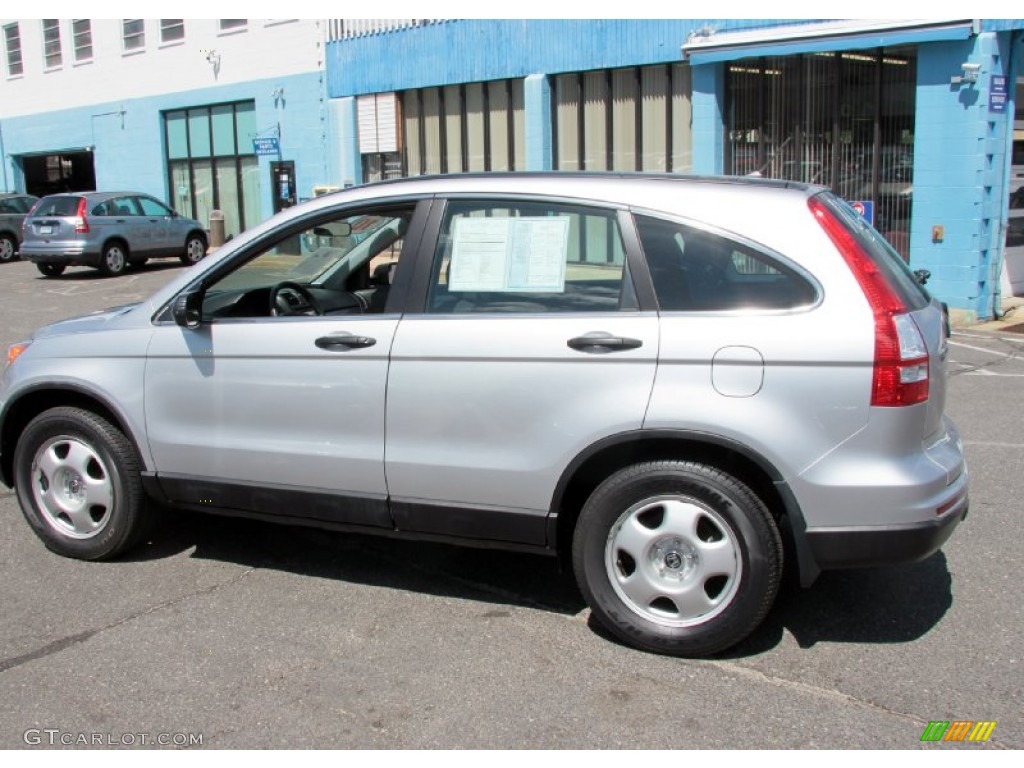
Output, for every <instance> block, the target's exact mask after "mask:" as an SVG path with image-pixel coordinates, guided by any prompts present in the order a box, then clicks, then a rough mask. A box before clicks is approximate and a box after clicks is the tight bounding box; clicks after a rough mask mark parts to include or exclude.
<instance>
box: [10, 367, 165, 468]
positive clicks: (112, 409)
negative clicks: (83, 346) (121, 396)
mask: <svg viewBox="0 0 1024 768" xmlns="http://www.w3.org/2000/svg"><path fill="white" fill-rule="evenodd" d="M47 392H50V393H54V394H59V393H62V392H64V393H70V394H73V395H76V396H78V397H79V398H85V399H87V400H91V401H93V402H95V403H97V404H98V405H99V406H100V407H101V408H103V410H105V411H106V412H107V414H109V416H110V417H111V418H112V419H113V421H114V426H115V427H117V428H118V429H120V430H121V432H122V433H123V434H124V436H125V437H126V438H127V439H128V441H129V442H130V443H131V444H132V447H133V448H134V449H135V453H136V455H138V457H139V462H140V464H141V465H142V466H143V468H145V467H146V464H147V461H146V458H145V453H144V452H143V451H142V450H140V445H139V441H138V440H137V439H136V437H135V433H134V432H133V431H132V430H131V429H130V428H129V427H128V425H129V424H131V420H130V419H128V418H127V417H126V415H125V413H124V411H123V410H122V409H121V408H119V407H118V406H117V405H116V404H115V403H114V402H113V401H112V400H110V399H109V398H108V397H106V396H105V395H103V394H101V393H100V392H98V391H97V390H95V389H93V388H92V387H90V386H88V385H87V384H83V383H81V382H77V381H67V382H62V381H58V382H53V381H47V382H40V383H38V384H30V385H28V386H26V387H24V388H23V389H20V390H18V392H17V393H16V394H15V395H14V397H12V398H11V399H9V400H8V401H7V402H5V403H4V406H3V409H2V410H0V481H2V482H3V484H4V485H6V486H7V487H8V488H11V487H13V486H14V468H13V465H14V443H13V440H12V438H11V437H9V436H8V432H7V430H8V428H9V425H10V416H11V413H12V412H14V411H15V410H16V408H17V406H18V404H19V403H22V402H24V400H25V398H26V397H31V396H33V395H39V394H45V393H47ZM66 404H67V403H56V404H53V405H49V406H47V408H56V407H58V406H60V405H66ZM74 404H75V405H78V407H84V405H83V403H81V402H80V401H79V402H76V403H74ZM43 410H46V409H43ZM41 412H42V411H40V413H41ZM35 415H37V414H34V415H33V416H32V417H29V418H28V419H23V420H22V422H23V423H22V424H21V428H22V429H24V428H25V427H26V426H27V425H28V422H29V421H31V420H32V418H34V417H35ZM101 415H102V414H101ZM8 443H10V444H8Z"/></svg>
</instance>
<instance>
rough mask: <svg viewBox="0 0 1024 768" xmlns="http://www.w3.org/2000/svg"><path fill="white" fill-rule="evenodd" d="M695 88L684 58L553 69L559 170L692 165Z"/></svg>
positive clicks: (679, 169) (685, 167)
mask: <svg viewBox="0 0 1024 768" xmlns="http://www.w3.org/2000/svg"><path fill="white" fill-rule="evenodd" d="M690 94H691V84H690V68H689V66H688V65H686V64H681V63H680V64H659V65H655V66H649V67H627V68H625V69H607V70H596V71H592V72H573V73H570V74H564V75H556V76H555V78H554V88H553V89H552V95H551V98H552V121H553V122H554V126H553V129H552V133H553V135H554V147H553V150H554V151H553V155H554V167H555V169H556V170H559V171H660V172H676V173H678V172H685V171H689V170H690V169H691V167H692V158H691V151H692V135H691V131H690V127H691V126H690V124H691V109H690Z"/></svg>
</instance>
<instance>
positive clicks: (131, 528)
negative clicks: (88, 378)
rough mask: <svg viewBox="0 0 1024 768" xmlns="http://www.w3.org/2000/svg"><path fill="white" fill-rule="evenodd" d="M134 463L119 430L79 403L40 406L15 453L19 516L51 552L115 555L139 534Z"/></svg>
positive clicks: (140, 500)
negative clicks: (47, 406) (41, 409)
mask: <svg viewBox="0 0 1024 768" xmlns="http://www.w3.org/2000/svg"><path fill="white" fill-rule="evenodd" d="M139 468H140V465H139V459H138V457H137V455H136V453H135V449H134V447H133V446H132V445H131V443H130V442H129V441H128V439H127V438H126V437H125V435H124V434H123V433H122V432H121V431H120V430H119V429H118V428H117V427H115V426H113V425H112V424H111V423H110V422H108V421H107V420H106V419H104V418H102V417H100V416H97V415H96V414H95V413H92V412H91V411H86V410H83V409H81V408H64V407H61V408H53V409H51V410H48V411H44V412H43V413H41V414H40V415H39V416H37V417H36V418H35V419H33V420H32V421H31V422H30V423H29V425H28V426H27V427H26V428H25V431H24V432H23V433H22V434H21V437H20V438H19V439H18V443H17V446H16V447H15V451H14V475H15V477H14V480H15V488H16V490H17V493H18V501H19V503H20V505H21V510H22V513H23V514H24V515H25V519H26V520H28V522H29V525H31V526H32V529H33V530H34V531H35V533H36V535H37V536H39V538H40V539H42V541H43V543H44V544H46V546H47V547H48V548H49V549H51V550H53V551H54V552H56V553H58V554H61V555H64V556H66V557H74V558H79V559H82V560H101V559H106V558H111V557H114V556H115V555H117V554H119V553H120V552H123V551H124V550H125V549H128V548H129V547H130V546H132V545H133V544H134V543H135V542H136V541H137V540H138V538H139V537H140V536H141V535H142V534H143V533H144V532H145V529H146V528H147V525H148V522H149V519H150V515H149V513H148V511H147V509H146V507H145V497H144V494H143V490H142V477H141V474H140V471H139Z"/></svg>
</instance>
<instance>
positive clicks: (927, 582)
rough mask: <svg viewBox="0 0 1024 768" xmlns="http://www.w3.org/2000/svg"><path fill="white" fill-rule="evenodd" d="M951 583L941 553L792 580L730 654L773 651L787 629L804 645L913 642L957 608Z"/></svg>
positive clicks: (733, 655)
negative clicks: (804, 581)
mask: <svg viewBox="0 0 1024 768" xmlns="http://www.w3.org/2000/svg"><path fill="white" fill-rule="evenodd" d="M952 584H953V579H952V577H951V576H950V573H949V569H948V568H947V566H946V556H945V555H944V554H943V553H942V552H936V553H935V554H934V555H932V556H931V557H929V558H927V559H925V560H923V561H921V562H919V563H910V564H907V565H899V566H890V567H885V568H869V569H857V570H849V571H830V572H826V573H823V574H821V576H819V577H818V580H817V581H815V583H814V584H813V585H812V586H811V587H810V588H809V589H801V588H800V586H799V585H798V584H796V583H795V579H792V580H787V581H786V582H785V583H784V585H783V588H782V589H781V590H780V593H779V596H778V598H777V600H776V602H775V607H774V608H773V609H772V610H771V612H770V613H769V614H768V617H767V618H766V619H765V621H764V623H763V624H762V625H761V626H760V627H759V628H758V629H757V630H755V631H754V632H753V633H752V634H751V635H750V636H749V637H748V638H747V639H746V640H744V641H743V642H742V643H740V644H739V645H738V646H736V647H735V648H733V649H732V650H731V651H729V652H728V654H727V656H726V657H728V658H742V657H746V656H754V655H757V654H759V653H763V652H765V651H768V650H770V649H772V648H774V647H775V646H776V645H778V644H779V642H780V641H781V640H782V636H783V632H784V631H788V632H789V633H790V634H791V635H792V636H793V638H794V639H795V640H796V642H797V644H798V645H799V646H800V647H801V648H812V647H813V646H814V645H816V644H817V643H819V642H831V643H907V642H911V641H913V640H917V639H918V638H920V637H922V636H923V635H925V634H926V633H927V632H929V631H930V630H932V629H933V628H934V627H935V626H936V625H937V624H938V623H939V621H940V620H941V619H942V617H943V616H944V615H945V613H946V611H948V610H949V608H950V606H952V604H953V590H952Z"/></svg>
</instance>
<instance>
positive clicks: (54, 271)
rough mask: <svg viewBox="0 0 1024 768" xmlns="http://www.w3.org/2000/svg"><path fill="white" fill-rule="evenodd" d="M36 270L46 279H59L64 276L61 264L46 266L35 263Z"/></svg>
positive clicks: (41, 263)
mask: <svg viewBox="0 0 1024 768" xmlns="http://www.w3.org/2000/svg"><path fill="white" fill-rule="evenodd" d="M36 269H38V270H39V271H40V272H42V273H43V274H44V275H46V276H47V277H60V276H61V275H63V274H64V269H65V267H64V265H63V264H46V263H43V262H37V263H36Z"/></svg>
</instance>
